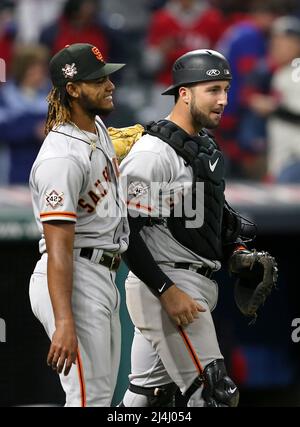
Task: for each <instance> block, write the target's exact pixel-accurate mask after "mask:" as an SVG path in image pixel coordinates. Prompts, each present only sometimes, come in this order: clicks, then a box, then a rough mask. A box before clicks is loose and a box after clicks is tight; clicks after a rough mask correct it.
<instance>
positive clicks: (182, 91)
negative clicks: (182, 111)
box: [178, 86, 190, 104]
mask: <svg viewBox="0 0 300 427" xmlns="http://www.w3.org/2000/svg"><path fill="white" fill-rule="evenodd" d="M178 93H179V96H180V98H182V100H183V102H184V103H185V104H188V103H189V101H190V92H189V90H188V88H186V87H184V86H181V87H180V88H179V91H178Z"/></svg>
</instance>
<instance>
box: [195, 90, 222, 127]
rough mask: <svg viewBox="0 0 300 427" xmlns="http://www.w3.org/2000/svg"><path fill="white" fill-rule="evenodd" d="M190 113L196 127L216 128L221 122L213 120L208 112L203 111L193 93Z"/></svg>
mask: <svg viewBox="0 0 300 427" xmlns="http://www.w3.org/2000/svg"><path fill="white" fill-rule="evenodd" d="M190 113H191V116H192V122H193V126H194V128H195V129H202V128H206V129H215V128H217V127H218V126H219V122H216V121H213V120H211V119H210V118H209V117H208V115H207V114H205V113H203V112H202V111H201V110H200V108H199V107H197V105H196V100H195V96H194V95H192V98H191V107H190Z"/></svg>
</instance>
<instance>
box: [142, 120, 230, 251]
mask: <svg viewBox="0 0 300 427" xmlns="http://www.w3.org/2000/svg"><path fill="white" fill-rule="evenodd" d="M146 133H149V134H150V135H153V136H156V137H158V138H160V139H161V140H162V141H164V142H166V143H167V144H169V145H170V146H171V147H172V148H173V149H174V150H175V151H176V153H177V154H178V155H179V156H181V157H182V158H183V159H184V160H185V162H186V165H187V166H189V165H190V166H191V167H192V170H193V185H192V203H193V208H194V207H196V206H199V203H198V204H197V198H199V197H200V196H202V195H200V194H198V193H199V187H198V193H197V191H196V190H197V187H196V183H197V182H198V183H202V182H204V199H203V200H204V222H203V225H202V226H201V227H198V228H190V227H186V222H187V221H189V222H191V221H192V218H190V217H189V218H188V217H186V216H185V209H184V206H183V209H182V214H183V215H182V217H180V218H178V217H174V216H173V217H171V218H168V221H167V222H168V228H169V229H170V231H171V233H172V234H173V236H174V237H175V238H176V239H177V240H178V241H179V242H180V243H181V244H183V245H184V246H185V247H187V248H189V249H191V250H192V251H194V252H196V253H197V254H199V255H201V256H203V257H205V258H208V259H221V258H222V243H221V230H222V216H223V207H224V201H225V197H224V188H225V183H224V174H225V167H224V158H223V155H222V153H221V151H220V150H219V149H218V147H217V145H216V143H215V142H214V141H213V139H212V138H211V137H210V136H209V135H208V134H207V133H205V132H204V131H202V132H201V134H200V135H199V136H196V137H192V136H190V135H189V134H187V133H186V132H185V131H184V130H183V129H181V128H179V127H178V126H177V125H176V124H175V123H173V122H170V121H168V120H160V121H158V122H152V123H150V124H149V125H148V126H146ZM202 205H203V202H202Z"/></svg>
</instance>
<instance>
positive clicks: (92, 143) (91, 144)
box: [70, 122, 99, 151]
mask: <svg viewBox="0 0 300 427" xmlns="http://www.w3.org/2000/svg"><path fill="white" fill-rule="evenodd" d="M70 123H71V124H72V125H73V126H74V127H75V128H76V129H78V130H79V131H80V132H81V133H83V134H84V135H85V136H86V137H87V139H88V140H89V142H90V146H91V149H92V150H93V151H95V150H96V141H95V140H94V139H91V138H90V137H89V135H88V134H87V133H86V132H85V131H84V130H82V129H80V128H79V127H78V126H77V125H76V123H74V122H70ZM95 130H96V134H97V137H98V138H99V133H98V129H97V126H96V125H95Z"/></svg>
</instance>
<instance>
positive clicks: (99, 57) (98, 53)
mask: <svg viewBox="0 0 300 427" xmlns="http://www.w3.org/2000/svg"><path fill="white" fill-rule="evenodd" d="M92 52H93V54H94V55H95V57H96V58H97V59H99V61H101V62H104V59H103V56H102V53H101V52H100V50H99V49H98V48H97V47H96V46H94V47H93V48H92Z"/></svg>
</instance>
